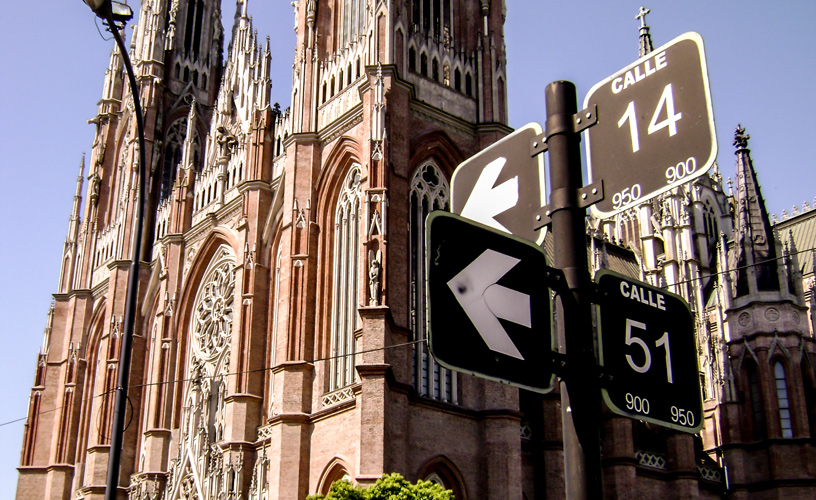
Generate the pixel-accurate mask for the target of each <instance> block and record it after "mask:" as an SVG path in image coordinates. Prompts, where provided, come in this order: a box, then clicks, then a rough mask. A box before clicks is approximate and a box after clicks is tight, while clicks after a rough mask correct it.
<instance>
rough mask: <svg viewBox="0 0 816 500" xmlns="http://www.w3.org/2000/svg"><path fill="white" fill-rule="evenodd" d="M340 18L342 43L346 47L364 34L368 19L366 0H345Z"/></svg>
mask: <svg viewBox="0 0 816 500" xmlns="http://www.w3.org/2000/svg"><path fill="white" fill-rule="evenodd" d="M339 20H340V29H339V30H338V31H339V32H340V45H341V47H345V46H346V45H348V44H349V43H351V42H353V41H354V40H355V39H356V38H357V37H358V36H360V35H362V34H363V30H364V29H365V20H366V6H365V2H364V0H343V3H342V5H341V6H340V17H339Z"/></svg>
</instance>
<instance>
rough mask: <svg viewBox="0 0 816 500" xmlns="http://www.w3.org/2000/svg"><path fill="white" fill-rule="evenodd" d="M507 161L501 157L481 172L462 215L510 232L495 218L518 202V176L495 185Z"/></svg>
mask: <svg viewBox="0 0 816 500" xmlns="http://www.w3.org/2000/svg"><path fill="white" fill-rule="evenodd" d="M505 163H507V158H504V157H499V158H496V159H495V160H493V161H491V162H490V163H488V164H487V166H486V167H485V168H484V169H483V170H482V173H481V174H479V179H478V180H477V181H476V185H475V186H473V191H472V192H471V193H470V196H468V199H467V201H466V202H465V206H464V208H462V213H461V214H460V215H462V217H467V218H468V219H472V220H475V221H477V222H481V223H482V224H485V225H488V226H490V227H493V228H496V229H498V230H500V231H504V232H506V233H509V232H510V230H509V229H507V228H506V227H504V226H503V225H501V224H500V223H499V221H497V220H496V219H495V218H494V217H496V216H497V215H499V214H500V213H502V212H504V211H505V210H508V209H510V208H513V207H514V206H516V203H518V197H519V194H518V176H516V177H513V178H512V179H508V180H506V181H504V182H502V183H501V184H499V185H498V186H495V187H493V184H495V183H496V179H498V178H499V174H501V171H502V168H504V164H505Z"/></svg>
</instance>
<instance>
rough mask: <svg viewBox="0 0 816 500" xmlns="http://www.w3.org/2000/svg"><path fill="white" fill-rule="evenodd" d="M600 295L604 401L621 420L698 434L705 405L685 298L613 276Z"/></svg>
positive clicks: (604, 274)
mask: <svg viewBox="0 0 816 500" xmlns="http://www.w3.org/2000/svg"><path fill="white" fill-rule="evenodd" d="M596 281H597V282H598V288H599V291H600V295H601V298H600V304H599V316H600V318H599V321H598V324H599V326H600V334H599V339H600V351H601V353H600V361H601V365H602V366H603V371H604V373H605V374H606V375H608V376H611V380H610V379H609V377H607V382H606V386H605V387H604V388H603V390H602V392H603V398H604V401H605V402H606V404H607V406H609V408H610V409H611V410H612V411H614V412H615V413H619V414H621V415H626V416H629V417H632V418H637V419H640V420H645V421H648V422H653V423H656V424H660V425H664V426H668V427H671V428H674V429H677V430H681V431H685V432H691V433H697V432H699V430H700V429H702V426H703V403H702V399H701V396H700V378H699V369H698V362H697V342H696V339H695V334H694V321H693V319H692V316H691V311H690V310H689V307H688V304H686V301H685V300H683V299H682V298H681V297H679V296H677V295H674V294H673V293H670V292H667V291H666V290H663V289H660V288H656V287H653V286H651V285H648V284H646V283H643V282H641V281H638V280H635V279H631V278H628V277H625V276H622V275H619V274H616V273H612V272H610V271H606V270H604V271H601V272H599V273H598V275H597V276H596Z"/></svg>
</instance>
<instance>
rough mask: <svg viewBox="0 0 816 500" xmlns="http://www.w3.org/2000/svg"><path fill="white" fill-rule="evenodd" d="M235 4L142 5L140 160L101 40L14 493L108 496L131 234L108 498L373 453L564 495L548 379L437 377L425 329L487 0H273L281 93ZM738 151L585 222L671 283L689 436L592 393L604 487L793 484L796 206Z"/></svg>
mask: <svg viewBox="0 0 816 500" xmlns="http://www.w3.org/2000/svg"><path fill="white" fill-rule="evenodd" d="M248 4H249V0H237V2H236V10H235V12H234V25H233V28H232V32H231V33H230V34H228V35H227V34H225V33H224V29H223V27H222V23H221V19H222V14H232V13H222V12H221V2H220V1H213V0H143V1H142V2H141V7H140V13H139V15H138V25H137V26H136V27H135V29H134V30H133V35H132V38H131V39H130V40H129V45H130V58H131V59H132V61H133V64H134V67H135V70H136V72H137V80H138V86H139V88H138V89H136V90H138V94H139V96H140V97H141V102H142V106H143V109H144V112H143V115H144V120H145V151H144V152H143V153H144V154H145V158H146V167H147V178H145V179H140V178H139V176H138V175H137V173H136V172H137V164H138V161H139V160H138V158H139V153H140V152H139V151H138V139H137V133H136V120H135V110H134V101H133V96H132V92H133V89H131V88H130V86H129V85H128V83H127V80H126V77H125V73H124V67H123V58H122V54H120V53H119V51H118V50H116V49H114V50H113V52H112V54H111V57H110V64H109V66H108V68H107V71H106V73H105V75H104V81H103V86H102V96H101V99H100V101H99V107H98V113H97V115H96V116H95V117H94V119H93V120H92V122H93V124H94V125H95V127H96V133H95V139H94V143H93V149H92V153H91V155H90V158H87V159H85V158H83V161H82V162H81V164H80V165H79V176H78V178H77V185H76V194H75V197H74V204H73V211H72V214H71V218H70V223H69V227H68V233H67V236H66V239H65V244H64V249H63V254H62V264H61V269H60V276H59V286H58V289H57V290H56V292H55V293H54V302H53V306H52V308H51V309H50V311H49V313H48V316H47V325H46V330H45V339H44V342H43V346H44V347H43V350H42V352H40V353H39V354H38V356H37V359H36V365H35V366H36V371H35V376H34V384H33V387H32V390H31V396H30V402H29V410H28V419H27V422H26V426H25V433H24V438H23V448H22V452H21V461H20V467H19V468H18V470H19V480H18V486H17V499H18V500H27V499H32V500H33V499H43V498H47V499H66V500H67V499H99V498H102V497H103V496H104V493H105V485H106V474H107V468H108V459H109V455H110V448H111V428H112V414H113V402H114V397H113V392H112V391H113V390H114V389H115V386H116V384H117V377H118V372H119V369H120V352H121V345H122V336H123V335H124V332H123V324H122V323H123V315H124V309H125V297H126V289H127V283H128V277H129V276H128V275H129V263H130V261H129V255H131V252H132V251H133V247H132V245H133V243H132V242H133V240H134V235H135V234H136V232H137V231H142V234H143V235H144V239H143V242H144V243H143V245H142V248H140V249H137V250H138V251H139V252H140V255H141V261H142V266H141V271H140V275H139V276H138V277H137V278H138V283H139V292H138V293H139V295H138V303H139V308H138V311H137V313H136V317H137V320H136V325H135V331H134V336H133V344H132V345H133V351H132V352H133V357H132V364H131V365H130V368H129V379H130V389H129V392H128V410H127V414H126V422H127V427H126V430H125V435H124V445H123V455H122V463H121V469H120V475H119V482H118V484H119V490H118V497H119V498H122V499H124V498H128V499H131V500H148V499H149V500H188V499H189V500H192V499H197V500H208V499H244V500H279V499H281V500H282V499H287V500H289V499H291V500H303V499H305V498H306V497H307V496H308V495H313V494H325V493H327V491H328V489H329V486H330V485H331V484H332V483H333V482H334V481H337V480H347V481H351V482H353V483H355V484H361V485H367V484H371V483H373V482H374V481H375V480H376V479H377V478H379V477H380V476H381V475H382V474H384V473H389V472H399V473H400V474H402V475H403V476H405V477H406V478H407V479H409V480H411V481H416V480H418V479H425V480H430V481H433V482H436V483H439V484H441V485H443V486H444V487H445V488H447V489H450V490H452V491H453V493H454V495H455V498H456V499H457V500H477V499H515V500H521V499H529V500H532V499H547V500H549V499H562V498H564V497H565V486H564V475H565V474H564V453H563V444H562V428H561V425H562V424H561V419H560V415H561V408H560V405H561V400H560V397H559V395H558V394H557V391H556V392H554V393H550V394H543V395H542V394H537V393H532V392H528V391H525V390H520V389H516V388H513V387H510V386H507V385H502V384H498V383H495V382H491V381H487V380H483V379H478V378H475V377H472V376H469V375H464V374H461V373H457V372H452V371H449V370H446V369H445V368H443V367H442V366H440V365H439V364H437V363H436V362H435V361H434V359H433V358H432V357H431V356H430V354H429V353H428V350H427V348H426V345H425V339H426V337H427V325H426V317H425V311H426V310H427V304H426V296H425V290H424V288H425V278H426V277H425V272H426V271H425V267H424V261H425V256H424V253H425V247H426V241H425V231H424V221H425V217H426V216H427V215H428V214H429V213H430V212H431V211H433V210H446V209H449V206H450V179H451V176H452V174H453V171H454V169H455V168H456V166H457V165H458V164H459V163H461V162H462V161H464V160H465V159H467V158H468V157H470V156H471V155H473V154H475V153H477V152H479V151H481V150H482V149H484V148H485V147H487V146H489V145H490V144H492V143H494V142H495V141H497V140H498V139H501V138H502V137H504V136H506V135H508V134H509V133H511V132H512V130H511V129H510V127H508V125H507V121H508V120H507V90H506V89H507V84H506V63H505V45H504V33H503V29H504V16H505V9H506V8H507V6H506V5H505V1H504V0H479V1H467V2H465V1H461V0H296V1H294V2H293V3H292V4H293V6H294V12H295V27H296V29H295V33H296V37H297V42H296V50H295V54H294V61H293V66H292V67H293V72H292V84H291V93H290V98H291V102H290V104H289V106H288V107H286V108H285V109H281V107H280V106H279V105H277V104H274V103H270V102H269V95H270V86H271V80H270V64H271V61H270V52H269V50H270V40H269V38H266V39H265V40H263V39H260V38H259V36H258V34H257V32H256V31H255V30H254V28H253V25H252V21H251V17H250V6H249V5H248ZM257 8H260V6H257ZM510 8H512V6H511V7H510ZM644 28H645V29H644ZM640 43H641V53H642V54H645V53H648V51H650V50H651V38H650V36H649V34H648V27H645V26H643V27H641V40H640ZM734 146H735V152H734V154H735V160H734V161H735V165H736V167H735V169H736V170H735V173H734V175H735V178H736V181H735V183H731V182H730V181H727V182H724V181H723V177H722V172H721V167H719V166H716V167H715V168H714V169H712V171H711V172H710V173H709V174H707V175H704V176H702V177H700V178H698V179H696V180H695V181H693V182H692V183H690V184H687V185H684V186H680V187H678V188H675V189H674V190H672V191H669V192H666V193H664V194H662V195H661V196H660V197H658V198H656V199H654V200H651V201H649V202H646V203H644V204H642V205H640V206H638V207H636V208H632V209H630V210H628V211H626V212H624V213H621V214H619V215H617V216H615V217H614V218H613V219H608V220H596V219H591V218H590V219H588V225H587V244H588V250H587V251H588V254H589V257H590V261H591V262H590V265H591V267H592V269H593V270H598V269H604V268H607V269H613V270H615V271H617V272H620V273H624V274H627V275H629V276H631V277H633V278H636V279H640V280H644V281H648V282H649V283H651V284H653V285H655V286H659V287H664V288H666V289H668V290H669V291H671V292H673V293H675V294H678V295H680V296H682V297H683V298H684V299H685V300H686V301H687V302H688V303H689V305H690V307H691V309H692V311H693V313H694V318H695V333H696V338H697V347H698V354H699V377H700V385H701V391H702V395H703V400H704V413H705V422H704V426H703V430H702V432H701V433H700V434H698V435H690V434H685V433H679V432H675V431H671V430H668V429H663V428H660V427H656V426H654V425H651V424H647V423H644V422H640V421H636V420H632V419H629V418H625V417H621V416H617V415H615V414H613V413H611V412H609V411H607V410H605V409H601V408H599V409H598V411H599V412H602V422H603V426H602V429H601V435H602V444H603V445H602V466H603V481H604V484H603V487H604V490H605V495H606V497H607V498H610V499H617V498H621V499H623V498H647V497H650V498H667V499H672V498H678V499H679V498H704V499H708V498H712V499H713V498H735V499H747V498H760V499H766V498H767V499H771V498H786V499H787V498H791V499H795V498H801V499H809V498H814V497H816V445H815V444H814V435H816V434H815V433H816V368H814V363H816V344H815V343H814V318H813V314H812V311H813V310H814V307H816V295H814V293H813V290H814V288H816V285H814V265H815V264H814V260H813V256H812V254H811V253H810V252H804V250H810V249H811V248H812V247H814V246H816V230H814V228H816V210H813V211H810V210H803V211H802V212H801V213H797V214H795V215H794V216H792V217H790V218H785V219H784V220H782V221H779V222H777V221H773V222H772V220H771V218H770V217H769V214H768V213H767V210H766V209H765V205H764V201H763V198H762V194H761V190H760V186H759V183H758V181H757V175H756V170H755V168H754V165H753V163H752V159H751V152H750V149H749V147H748V146H749V136H748V134H747V133H746V131H745V130H744V129H742V128H738V129H737V131H736V133H735V138H734ZM722 156H725V154H724V153H723V154H722ZM721 160H722V158H721ZM722 162H723V163H725V160H722ZM140 182H143V183H145V187H146V188H147V193H148V194H147V199H146V200H145V201H146V207H147V210H146V213H145V218H144V220H143V221H139V220H137V218H136V217H135V212H136V206H137V205H138V203H139V202H140V200H139V199H138V196H137V192H138V190H137V186H138V185H139V183H140ZM545 246H546V243H545ZM54 409H56V410H54Z"/></svg>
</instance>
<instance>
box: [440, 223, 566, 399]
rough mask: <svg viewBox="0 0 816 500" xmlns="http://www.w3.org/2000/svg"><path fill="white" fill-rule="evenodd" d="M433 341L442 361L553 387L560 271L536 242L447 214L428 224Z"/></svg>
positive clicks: (539, 386)
mask: <svg viewBox="0 0 816 500" xmlns="http://www.w3.org/2000/svg"><path fill="white" fill-rule="evenodd" d="M426 231H427V233H428V234H427V238H426V241H427V242H428V243H427V248H426V253H425V255H426V266H427V277H428V281H427V284H426V290H427V294H428V300H427V303H428V308H429V311H428V314H427V316H426V317H427V318H428V345H429V348H430V351H431V354H432V355H433V356H434V358H435V359H436V360H437V362H439V363H440V364H441V365H443V366H445V367H446V368H450V369H453V370H457V371H461V372H465V373H470V374H473V375H477V376H480V377H484V378H489V379H493V380H499V381H502V382H506V383H509V384H513V385H516V386H519V387H524V388H526V389H531V390H534V391H539V392H547V391H549V390H550V389H552V386H553V382H554V376H553V373H552V368H551V365H552V350H553V340H552V334H551V328H550V317H551V315H550V311H551V309H550V306H551V304H550V290H549V288H548V286H549V285H551V284H552V283H553V282H555V281H556V276H558V275H559V274H558V272H557V271H556V270H554V269H552V268H549V267H547V265H546V259H545V256H544V252H543V250H542V249H541V248H540V247H538V246H537V245H534V244H533V243H531V242H529V241H526V240H524V239H521V238H517V237H514V236H511V235H509V234H507V233H504V232H502V231H499V230H497V229H493V228H490V227H487V226H485V225H482V224H478V223H474V222H473V221H470V220H467V219H465V218H463V217H461V216H458V215H454V214H450V213H447V212H433V213H431V215H430V216H428V220H427V222H426Z"/></svg>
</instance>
